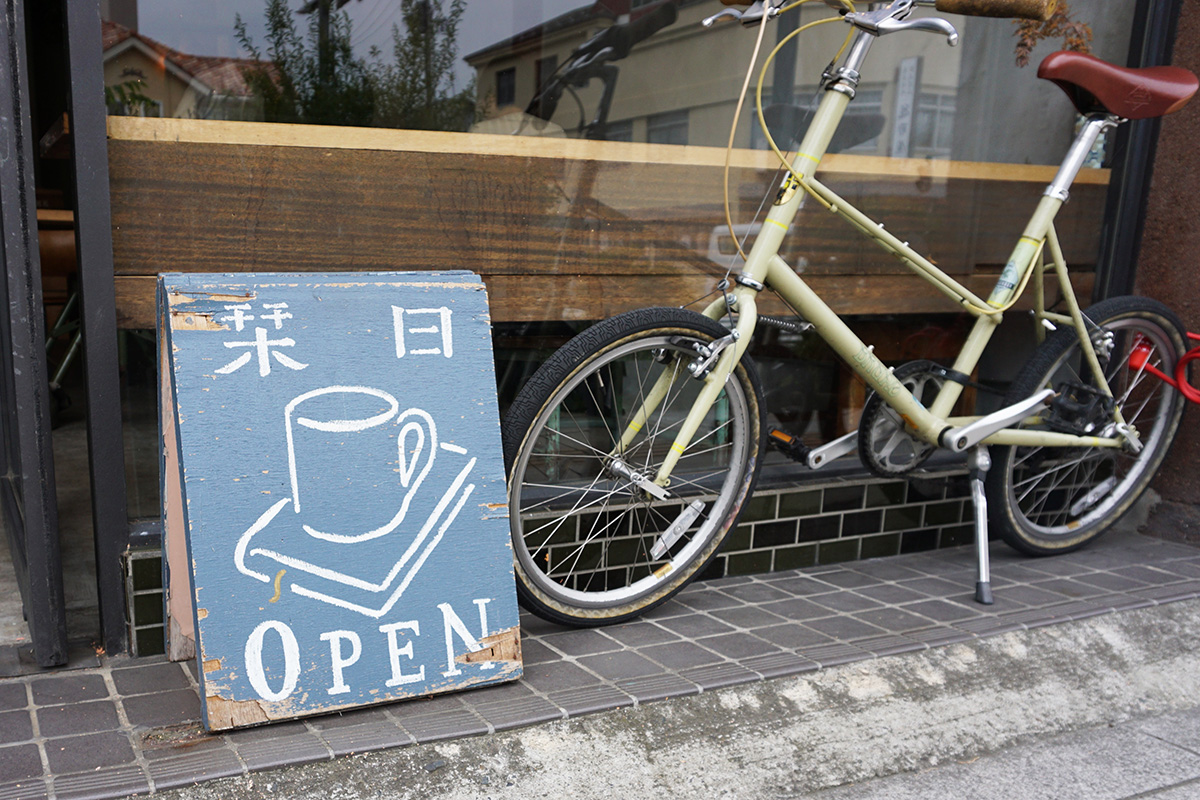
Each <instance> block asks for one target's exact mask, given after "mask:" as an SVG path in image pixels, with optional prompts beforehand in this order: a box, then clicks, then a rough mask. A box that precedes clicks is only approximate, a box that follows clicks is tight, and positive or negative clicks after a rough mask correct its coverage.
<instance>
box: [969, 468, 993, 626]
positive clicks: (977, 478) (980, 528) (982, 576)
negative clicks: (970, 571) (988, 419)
mask: <svg viewBox="0 0 1200 800" xmlns="http://www.w3.org/2000/svg"><path fill="white" fill-rule="evenodd" d="M991 466H992V459H991V457H990V456H989V455H988V449H987V445H982V444H977V445H975V446H974V447H972V448H971V453H970V455H968V456H967V469H968V474H969V476H970V480H971V502H972V503H973V504H974V505H975V555H976V558H977V559H978V560H977V572H976V576H975V602H976V603H982V604H983V605H985V606H990V605H991V604H992V576H991V570H990V567H989V565H988V522H987V498H986V497H985V496H984V494H983V479H984V478H985V477H987V471H988V470H989V469H990V468H991Z"/></svg>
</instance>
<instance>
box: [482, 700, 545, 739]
mask: <svg viewBox="0 0 1200 800" xmlns="http://www.w3.org/2000/svg"><path fill="white" fill-rule="evenodd" d="M474 708H475V713H477V714H479V715H480V716H481V717H483V718H484V719H485V720H487V721H488V722H489V723H491V725H492V728H493V729H494V730H498V731H499V730H505V729H507V728H520V727H523V726H525V725H534V724H536V723H539V722H549V721H551V720H556V719H562V718H563V711H562V709H560V708H559V707H558V706H556V705H554V704H553V703H551V702H550V701H548V700H546V699H545V698H543V697H538V696H537V695H530V696H529V697H524V698H521V699H520V700H509V701H506V702H502V703H478V704H474Z"/></svg>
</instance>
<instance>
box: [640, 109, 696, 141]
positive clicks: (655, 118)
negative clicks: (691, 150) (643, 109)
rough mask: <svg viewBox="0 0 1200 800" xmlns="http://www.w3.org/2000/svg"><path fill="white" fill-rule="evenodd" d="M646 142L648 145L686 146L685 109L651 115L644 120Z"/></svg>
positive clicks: (686, 119)
mask: <svg viewBox="0 0 1200 800" xmlns="http://www.w3.org/2000/svg"><path fill="white" fill-rule="evenodd" d="M646 141H647V142H649V143H650V144H687V143H688V112H687V109H686V108H685V109H683V110H682V111H668V112H667V113H665V114H652V115H651V116H650V117H649V118H648V119H647V120H646Z"/></svg>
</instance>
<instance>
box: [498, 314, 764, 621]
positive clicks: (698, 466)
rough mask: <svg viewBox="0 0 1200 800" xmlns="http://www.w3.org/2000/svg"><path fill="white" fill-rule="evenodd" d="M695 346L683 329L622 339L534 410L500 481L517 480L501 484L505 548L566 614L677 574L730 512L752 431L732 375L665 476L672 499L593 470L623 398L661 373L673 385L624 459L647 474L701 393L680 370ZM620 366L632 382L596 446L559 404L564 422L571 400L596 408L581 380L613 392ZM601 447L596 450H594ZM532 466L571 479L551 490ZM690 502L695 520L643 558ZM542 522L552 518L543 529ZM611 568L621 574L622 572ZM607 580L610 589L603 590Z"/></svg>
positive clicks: (654, 587)
mask: <svg viewBox="0 0 1200 800" xmlns="http://www.w3.org/2000/svg"><path fill="white" fill-rule="evenodd" d="M707 341H708V339H706V338H704V337H701V336H698V335H697V334H696V333H695V332H694V331H690V330H686V329H681V330H677V331H665V332H664V331H657V332H649V334H638V335H635V336H634V337H629V338H628V339H626V340H623V341H621V342H618V343H616V344H614V345H613V346H610V347H608V348H605V349H603V350H601V351H600V352H598V353H597V354H595V355H594V356H592V357H591V358H589V359H588V360H587V361H585V363H584V364H582V365H581V366H580V367H579V368H577V369H576V370H575V371H574V372H573V373H572V374H571V375H570V376H569V377H568V378H567V379H566V380H565V381H564V382H563V383H562V384H560V385H559V386H558V387H557V388H556V389H555V390H554V392H553V393H552V394H551V396H550V397H549V399H548V400H547V401H546V403H545V404H544V405H543V406H542V408H541V410H540V411H539V412H538V414H537V416H536V417H535V419H534V422H533V424H532V425H531V426H530V429H529V433H528V434H527V443H526V446H523V447H522V448H521V454H520V456H519V459H518V461H517V463H516V464H515V466H514V470H513V473H512V474H513V475H514V476H519V480H518V481H514V484H513V485H512V486H511V487H510V508H512V509H519V510H518V511H516V512H515V513H516V514H517V516H518V519H517V520H516V521H515V524H514V550H515V551H516V557H517V560H518V562H519V564H520V566H521V571H522V573H523V574H524V576H525V577H526V579H527V580H528V581H530V582H532V584H533V586H534V587H535V588H536V589H537V590H538V591H540V592H541V593H544V594H545V595H548V596H549V597H551V598H553V599H554V600H555V601H557V602H559V603H562V604H563V605H566V606H569V607H573V608H592V609H603V608H610V607H618V606H628V605H629V604H636V603H637V601H639V600H640V599H641V598H645V597H649V596H651V595H655V594H658V593H660V591H661V590H662V588H663V587H664V586H665V585H667V584H670V583H672V582H674V581H677V580H679V579H680V578H685V577H687V576H689V575H690V574H691V572H692V571H694V569H695V568H696V567H697V566H698V562H702V560H703V559H704V558H705V556H706V555H711V548H710V547H709V545H710V542H711V541H712V540H713V539H714V537H715V536H716V535H717V534H720V533H722V532H723V529H724V527H728V523H729V521H730V520H729V519H728V517H729V516H730V513H731V511H736V509H737V503H736V500H737V497H738V496H740V491H739V487H740V485H741V483H742V482H743V473H744V472H745V470H746V469H747V464H748V460H749V454H750V437H751V436H752V435H753V433H752V431H750V425H749V422H748V416H749V414H748V403H747V399H746V395H745V391H744V389H743V387H742V384H741V382H740V381H739V380H730V381H728V382H727V383H726V386H725V388H724V390H723V391H722V393H721V395H720V396H719V397H718V399H717V402H716V403H714V404H713V408H712V409H710V411H709V412H708V414H707V415H706V417H705V420H704V422H703V423H702V425H701V428H700V430H699V431H698V432H697V434H696V436H695V437H693V439H692V442H691V443H690V444H689V446H688V448H687V449H686V450H685V451H684V453H683V455H682V456H681V457H680V462H679V467H678V468H677V469H676V470H675V471H674V472H673V474H672V493H673V494H679V495H682V498H681V499H671V500H667V501H661V500H651V499H648V498H647V497H646V496H645V495H644V493H641V492H640V490H637V489H636V488H635V487H634V485H633V483H632V482H631V481H630V480H628V479H624V478H620V477H617V476H614V475H613V474H612V473H611V472H606V471H605V470H604V469H603V465H604V463H605V458H606V457H607V456H608V455H609V454H610V453H611V452H612V449H615V448H614V443H615V441H616V439H617V437H619V435H620V432H621V431H624V429H625V426H626V424H627V423H628V421H629V418H630V416H631V415H632V414H633V411H634V409H635V408H636V404H635V403H633V402H632V401H633V400H635V399H637V400H640V399H644V397H645V394H646V392H647V390H648V387H649V386H650V385H652V384H653V383H654V381H655V380H656V379H657V376H658V375H659V374H660V372H661V371H665V370H668V369H669V370H671V371H672V374H673V377H674V380H673V381H672V383H671V385H670V388H669V391H668V393H667V397H666V399H664V401H663V403H662V404H661V405H660V407H659V408H657V409H656V410H655V413H654V414H651V415H650V418H649V419H648V420H647V421H646V424H645V426H644V428H643V429H642V430H641V431H639V433H638V436H637V438H636V439H635V440H634V441H633V442H631V443H630V445H629V447H628V448H627V449H626V450H625V456H624V458H625V459H626V460H628V461H629V462H630V464H629V465H630V466H632V467H634V468H635V469H636V470H637V471H638V472H640V473H641V474H644V475H646V476H647V477H649V478H650V479H653V477H654V475H655V474H656V472H657V468H658V466H659V464H661V462H662V458H663V456H664V455H665V451H666V450H667V449H669V448H670V446H671V444H672V442H673V439H674V431H675V430H676V428H677V427H678V425H679V422H680V421H681V417H682V415H685V414H686V410H687V409H689V408H690V407H691V405H692V400H693V399H694V397H695V394H696V393H697V392H698V391H699V388H700V387H702V386H703V382H702V381H697V380H694V379H692V378H691V377H690V376H689V375H688V374H687V371H686V364H687V362H688V361H690V360H691V359H692V358H693V357H694V356H695V353H694V351H693V350H692V349H691V348H690V344H691V343H692V342H701V343H703V342H707ZM663 352H665V353H671V354H677V355H678V356H679V357H678V358H671V359H669V362H668V363H666V364H663V363H660V362H658V361H656V359H655V354H656V353H663ZM616 365H621V366H620V367H617V366H616ZM655 365H657V368H656V366H655ZM621 369H625V370H627V371H628V374H629V375H632V376H633V385H634V386H636V387H637V389H636V391H632V392H631V391H630V390H629V387H628V386H625V387H623V389H622V392H621V396H622V397H623V398H624V399H625V400H627V401H629V402H625V403H623V404H622V405H624V408H621V409H618V413H617V414H616V415H615V416H614V417H613V418H612V419H611V420H606V421H603V423H604V424H603V427H602V428H600V429H599V430H600V431H601V438H600V439H599V440H596V439H594V438H585V437H583V436H581V435H580V432H581V431H584V430H585V429H587V428H589V427H590V428H591V430H592V431H593V433H594V432H595V431H596V430H597V428H596V426H595V425H594V424H593V425H590V426H589V425H586V424H584V423H583V421H582V420H580V419H578V414H574V415H573V416H574V417H575V419H568V420H566V425H564V419H563V415H562V413H561V410H562V409H563V408H564V407H568V413H567V417H568V418H570V417H571V416H572V412H570V411H569V404H570V403H571V402H572V400H573V399H574V400H579V399H583V400H584V401H586V402H590V403H593V404H594V405H596V406H601V405H602V401H600V399H599V398H597V396H596V388H597V387H596V386H589V384H588V382H589V380H593V379H595V377H596V376H600V380H605V379H607V385H608V386H609V387H615V386H616V385H617V373H618V372H619V371H620V370H621ZM722 408H724V409H725V410H724V411H721V409H722ZM556 414H557V415H558V417H557V419H556V418H555V415H556ZM718 416H721V417H723V418H724V419H723V421H722V420H720V419H717V417H718ZM556 425H557V426H559V427H555V426H556ZM564 428H565V429H564ZM555 440H556V441H557V443H558V444H559V445H560V446H561V444H562V442H563V441H566V442H568V443H569V444H571V446H572V447H573V448H575V449H574V450H570V451H569V452H568V454H567V455H565V456H564V455H562V454H555V453H552V452H551V451H550V449H549V448H548V446H547V445H548V443H549V442H551V441H555ZM602 442H606V443H607V446H604V445H603V444H601V446H597V444H598V443H602ZM538 459H556V460H557V461H558V463H559V465H560V474H565V473H567V472H571V473H574V474H578V475H579V476H580V478H579V479H577V480H575V481H571V482H568V481H563V480H562V479H561V478H556V479H555V480H554V482H553V483H551V481H550V479H549V477H548V475H549V471H548V470H547V469H546V467H545V465H538V464H537V463H536V461H537V460H538ZM564 462H566V463H565V464H564ZM531 476H533V477H534V478H537V477H538V476H541V477H542V478H544V480H536V479H531ZM588 476H591V477H588ZM547 492H560V494H553V495H547ZM694 500H700V501H701V502H702V503H703V504H704V507H703V512H702V514H701V515H700V516H699V518H698V519H697V520H695V521H694V522H693V524H692V525H690V526H688V529H687V533H686V534H685V536H684V537H683V538H682V539H681V540H680V541H679V542H677V543H676V544H675V545H673V546H672V547H671V548H670V549H669V550H668V552H667V554H666V555H665V556H664V557H663V558H658V559H656V558H654V557H653V556H652V555H651V554H650V552H649V551H650V549H651V548H652V546H653V541H654V540H656V539H657V538H658V535H659V534H661V532H662V530H665V528H666V527H668V526H669V523H670V522H671V521H672V518H677V514H679V513H681V512H682V510H683V508H684V507H686V504H687V503H690V502H692V501H694ZM564 509H566V512H567V513H566V514H565V515H564ZM553 520H561V522H559V523H558V524H557V527H555V524H556V523H555V522H554V521H553ZM572 526H574V527H572ZM646 528H649V530H646ZM556 549H557V550H558V552H555V550H556ZM631 553H632V559H631V560H632V563H630V564H626V565H618V564H617V563H616V555H618V554H623V555H624V556H625V557H627V558H628V557H629V556H630V554H631ZM610 556H611V558H610ZM620 570H626V572H625V574H624V575H622V574H620ZM610 585H611V586H612V588H607V587H608V586H610Z"/></svg>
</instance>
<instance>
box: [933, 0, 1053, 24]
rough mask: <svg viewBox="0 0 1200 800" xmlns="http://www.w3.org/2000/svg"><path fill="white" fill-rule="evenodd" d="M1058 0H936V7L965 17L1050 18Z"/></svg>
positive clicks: (944, 12) (944, 11)
mask: <svg viewBox="0 0 1200 800" xmlns="http://www.w3.org/2000/svg"><path fill="white" fill-rule="evenodd" d="M1057 6H1058V0H937V3H936V6H935V7H936V8H937V10H938V11H940V12H942V13H943V14H962V15H963V16H966V17H1006V18H1012V17H1016V18H1019V19H1036V20H1041V21H1043V22H1044V21H1045V20H1048V19H1050V15H1051V14H1053V13H1054V9H1055V8H1056V7H1057Z"/></svg>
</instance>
